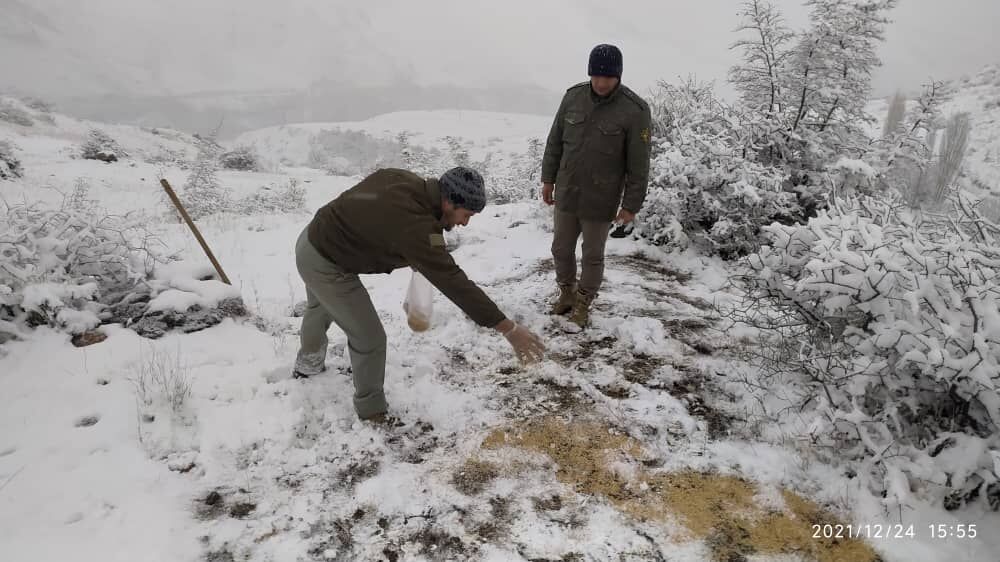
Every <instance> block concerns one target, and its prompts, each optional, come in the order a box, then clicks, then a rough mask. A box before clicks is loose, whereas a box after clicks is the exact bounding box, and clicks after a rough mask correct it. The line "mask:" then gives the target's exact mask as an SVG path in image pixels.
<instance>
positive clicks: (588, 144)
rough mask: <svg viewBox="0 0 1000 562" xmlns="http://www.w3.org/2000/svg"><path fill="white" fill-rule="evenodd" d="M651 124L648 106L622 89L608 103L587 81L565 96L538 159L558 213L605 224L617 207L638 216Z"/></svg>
mask: <svg viewBox="0 0 1000 562" xmlns="http://www.w3.org/2000/svg"><path fill="white" fill-rule="evenodd" d="M650 121H651V118H650V111H649V105H647V104H646V102H645V101H644V100H643V99H642V98H641V97H639V95H638V94H636V93H635V92H633V91H632V90H630V89H628V88H627V87H625V86H624V85H622V84H620V83H619V85H618V86H617V87H616V88H615V90H614V91H613V92H612V93H611V94H609V95H608V96H607V97H606V98H600V97H599V96H597V94H596V93H594V91H593V90H592V89H591V87H590V82H589V81H588V82H581V83H580V84H577V85H575V86H573V87H571V88H569V89H568V90H566V94H565V95H564V96H563V99H562V103H560V104H559V110H558V112H557V113H556V116H555V119H554V120H553V122H552V128H551V129H550V131H549V136H548V140H547V142H546V145H545V154H544V156H543V158H542V181H543V182H545V183H553V184H555V198H556V208H558V209H559V210H560V211H564V212H570V213H574V214H576V215H577V216H578V217H580V218H581V219H583V220H594V221H609V222H610V221H611V220H613V219H614V218H615V215H616V214H617V213H618V208H619V207H621V208H624V209H626V210H628V211H631V212H633V213H638V212H639V210H640V209H641V208H642V204H643V201H644V200H645V198H646V187H647V185H648V183H649V159H650V136H649V135H650Z"/></svg>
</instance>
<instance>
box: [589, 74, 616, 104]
mask: <svg viewBox="0 0 1000 562" xmlns="http://www.w3.org/2000/svg"><path fill="white" fill-rule="evenodd" d="M621 91H622V81H621V78H619V79H618V85H616V86H615V89H614V90H611V93H610V94H608V95H607V97H604V98H602V97H601V96H599V95H597V92H595V91H594V87H593V86H590V99H591V101H593V102H594V105H600V104H603V103H611V102H612V101H614V100H615V98H617V97H618V95H619V94H621Z"/></svg>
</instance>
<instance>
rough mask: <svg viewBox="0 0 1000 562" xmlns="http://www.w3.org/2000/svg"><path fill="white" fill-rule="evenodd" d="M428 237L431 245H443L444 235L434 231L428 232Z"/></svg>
mask: <svg viewBox="0 0 1000 562" xmlns="http://www.w3.org/2000/svg"><path fill="white" fill-rule="evenodd" d="M428 238H429V239H430V243H431V246H442V247H443V246H444V235H443V234H438V233H436V232H432V233H430V235H429V236H428Z"/></svg>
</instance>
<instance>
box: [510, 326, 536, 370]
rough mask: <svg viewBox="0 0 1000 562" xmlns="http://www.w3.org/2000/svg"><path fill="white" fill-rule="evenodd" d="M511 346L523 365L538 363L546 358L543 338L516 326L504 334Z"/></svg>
mask: <svg viewBox="0 0 1000 562" xmlns="http://www.w3.org/2000/svg"><path fill="white" fill-rule="evenodd" d="M504 337H506V338H507V341H508V342H510V346H511V347H513V348H514V353H515V354H516V355H517V358H518V360H519V361H521V363H525V364H529V363H537V362H538V361H541V360H542V359H544V358H545V344H544V343H542V338H540V337H538V336H537V335H536V334H535V333H534V332H532V331H531V330H529V329H527V328H525V327H524V326H521V325H520V324H516V325H515V326H514V328H513V329H512V330H511V331H509V332H507V333H506V334H504Z"/></svg>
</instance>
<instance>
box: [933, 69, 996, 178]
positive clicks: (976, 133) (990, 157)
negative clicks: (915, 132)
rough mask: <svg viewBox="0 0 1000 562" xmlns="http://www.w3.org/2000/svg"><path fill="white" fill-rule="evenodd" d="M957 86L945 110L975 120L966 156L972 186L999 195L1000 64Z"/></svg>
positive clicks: (962, 81) (964, 80)
mask: <svg viewBox="0 0 1000 562" xmlns="http://www.w3.org/2000/svg"><path fill="white" fill-rule="evenodd" d="M955 88H956V94H955V96H954V99H952V100H951V101H950V102H949V103H948V104H947V105H946V106H945V113H946V114H949V113H952V112H968V113H969V115H970V117H971V119H972V131H971V133H970V135H969V151H968V153H967V154H966V157H965V171H966V174H967V177H968V179H969V188H970V189H973V190H975V191H977V192H979V193H981V194H984V195H985V194H990V195H993V196H1000V66H989V67H986V68H984V69H983V70H982V71H980V72H979V73H978V74H976V75H975V76H971V77H968V78H966V79H963V80H960V81H958V82H956V83H955Z"/></svg>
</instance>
